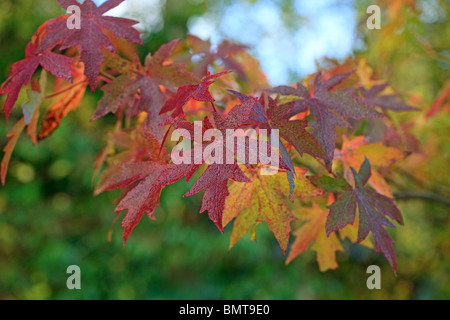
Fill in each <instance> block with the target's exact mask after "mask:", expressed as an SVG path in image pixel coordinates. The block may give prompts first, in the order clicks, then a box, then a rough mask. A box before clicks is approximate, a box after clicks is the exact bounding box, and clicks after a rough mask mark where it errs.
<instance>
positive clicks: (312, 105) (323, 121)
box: [271, 72, 383, 170]
mask: <svg viewBox="0 0 450 320" xmlns="http://www.w3.org/2000/svg"><path fill="white" fill-rule="evenodd" d="M352 73H353V72H348V73H343V74H338V75H333V76H332V77H330V78H329V79H328V80H326V81H325V82H324V81H322V75H321V73H318V74H317V76H316V78H315V80H314V91H313V93H312V94H311V93H310V92H309V91H308V89H307V88H306V87H305V86H303V84H301V83H297V88H292V87H287V86H280V87H276V88H274V89H272V90H271V92H275V93H279V94H281V95H294V96H298V97H300V98H302V99H300V100H297V101H295V103H294V108H293V110H292V112H291V115H294V114H297V113H300V112H305V111H306V110H308V109H309V111H310V114H311V119H310V120H309V126H310V127H311V131H310V133H311V134H312V135H313V136H314V137H315V138H316V140H317V142H318V143H319V145H320V146H321V147H322V149H323V150H324V151H325V153H326V155H327V159H326V165H327V167H328V169H329V170H330V169H331V163H332V160H333V155H334V149H335V145H336V139H337V134H336V127H349V126H350V124H349V123H348V122H347V121H346V120H345V119H344V118H345V117H348V118H352V119H362V118H375V117H382V116H383V115H382V114H380V113H378V112H377V111H375V110H374V109H373V108H371V107H369V106H367V105H366V104H365V103H364V102H363V100H362V99H361V98H359V97H357V96H356V95H355V92H354V91H355V89H354V88H344V89H337V90H333V89H334V88H335V87H336V86H337V85H339V84H340V83H342V82H343V81H344V80H345V79H347V78H348V77H349V76H350V75H351V74H352Z"/></svg>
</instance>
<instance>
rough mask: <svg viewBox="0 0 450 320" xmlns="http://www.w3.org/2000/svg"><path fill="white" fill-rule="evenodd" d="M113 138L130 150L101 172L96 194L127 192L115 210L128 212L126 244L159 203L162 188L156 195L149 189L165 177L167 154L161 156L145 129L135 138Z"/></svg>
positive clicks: (121, 154) (139, 130)
mask: <svg viewBox="0 0 450 320" xmlns="http://www.w3.org/2000/svg"><path fill="white" fill-rule="evenodd" d="M112 139H113V140H114V142H115V143H117V144H119V145H121V146H122V147H128V149H127V150H126V151H124V152H122V153H119V154H117V155H115V156H114V157H112V158H110V159H109V166H108V168H107V169H106V170H105V171H104V172H103V173H102V175H101V177H100V181H99V182H98V184H97V186H96V188H95V191H94V195H98V194H100V193H101V192H104V191H108V190H113V189H117V188H120V189H124V190H125V191H126V193H125V195H124V196H123V197H122V199H121V200H120V202H119V204H118V205H117V207H116V211H117V212H120V211H122V210H125V209H126V210H128V212H127V214H126V215H125V218H124V220H123V221H122V227H124V231H123V240H124V245H125V243H126V241H127V239H128V237H129V236H130V234H131V232H132V231H133V229H134V228H135V227H136V226H137V225H138V224H139V222H140V220H141V218H142V216H143V214H144V212H146V213H147V216H148V217H150V218H151V217H152V215H153V211H154V209H155V207H156V205H157V204H158V203H159V195H160V193H161V188H158V189H157V190H156V191H154V192H150V191H149V190H150V189H151V188H152V187H153V186H154V184H155V182H156V181H157V180H158V179H159V178H160V177H161V176H162V174H163V172H164V170H166V169H167V165H166V163H165V161H164V157H165V152H161V153H159V149H160V145H159V141H158V140H157V139H156V137H155V136H154V135H152V133H151V132H150V130H149V129H148V128H147V127H146V126H143V127H138V128H137V130H136V132H135V134H134V138H130V137H127V136H126V135H125V136H123V135H119V134H117V135H112Z"/></svg>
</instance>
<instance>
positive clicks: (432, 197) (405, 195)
mask: <svg viewBox="0 0 450 320" xmlns="http://www.w3.org/2000/svg"><path fill="white" fill-rule="evenodd" d="M394 197H395V199H397V200H406V199H421V200H428V201H434V202H439V203H442V204H445V205H447V206H450V199H448V198H444V197H443V196H440V195H437V194H434V193H430V192H414V191H405V192H398V193H394Z"/></svg>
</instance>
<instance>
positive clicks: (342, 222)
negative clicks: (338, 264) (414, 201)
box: [326, 158, 403, 271]
mask: <svg viewBox="0 0 450 320" xmlns="http://www.w3.org/2000/svg"><path fill="white" fill-rule="evenodd" d="M352 171H353V176H354V179H355V187H354V188H352V187H350V186H347V187H345V190H346V191H345V192H344V193H343V194H342V195H341V196H340V197H339V198H338V199H337V200H336V201H335V202H334V203H333V204H332V205H330V206H329V208H330V213H329V215H328V218H327V222H326V232H327V235H329V234H331V233H332V232H333V231H336V230H340V229H342V228H344V227H345V226H346V225H348V224H350V225H352V224H353V223H354V221H355V215H356V208H358V210H359V229H358V242H361V241H363V240H364V239H365V238H366V237H367V236H368V234H369V232H370V231H371V232H372V235H373V238H374V241H375V249H376V250H377V252H379V251H381V252H382V253H383V254H384V256H385V257H386V259H387V260H388V262H389V264H390V265H391V267H392V269H393V270H394V271H395V270H396V268H397V263H396V258H395V251H394V247H393V243H394V240H392V239H391V237H390V236H389V234H388V233H387V231H386V230H385V229H384V226H387V227H395V226H394V225H393V224H392V223H391V222H390V221H389V220H388V219H387V218H386V217H389V218H391V219H393V220H395V221H397V222H398V223H400V224H402V225H403V218H402V215H401V213H400V211H399V210H398V208H397V206H396V205H395V202H394V199H391V198H388V197H386V196H383V195H381V194H379V193H377V192H376V191H374V190H372V189H369V188H367V187H365V184H366V183H367V181H368V180H369V178H370V176H371V167H370V163H369V161H368V160H367V158H366V160H365V161H364V163H363V164H362V165H361V168H360V170H359V172H358V173H357V172H356V171H355V170H354V169H353V168H352Z"/></svg>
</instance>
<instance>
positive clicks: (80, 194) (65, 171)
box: [0, 0, 450, 299]
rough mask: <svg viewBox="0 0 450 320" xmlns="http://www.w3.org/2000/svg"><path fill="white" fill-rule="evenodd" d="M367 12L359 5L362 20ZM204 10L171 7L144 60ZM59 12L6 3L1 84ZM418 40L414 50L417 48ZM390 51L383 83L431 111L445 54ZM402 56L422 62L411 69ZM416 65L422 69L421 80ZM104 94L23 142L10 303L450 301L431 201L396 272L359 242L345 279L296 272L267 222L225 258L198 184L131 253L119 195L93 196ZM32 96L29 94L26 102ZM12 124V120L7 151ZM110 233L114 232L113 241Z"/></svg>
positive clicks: (5, 276) (7, 230)
mask: <svg viewBox="0 0 450 320" xmlns="http://www.w3.org/2000/svg"><path fill="white" fill-rule="evenodd" d="M175 2H176V4H175ZM288 2H289V1H282V2H281V4H280V5H284V6H286V3H288ZM195 3H197V4H195ZM364 3H365V2H364V1H363V2H361V3H359V5H360V11H361V14H362V15H363V13H364ZM442 3H443V2H442ZM37 7H39V10H36V8H37ZM287 7H289V6H287ZM443 8H444V9H448V7H445V6H444V7H443ZM206 10H208V6H207V5H206V4H204V3H203V2H201V1H195V2H194V1H192V2H191V1H175V0H168V1H167V4H166V9H165V11H164V21H165V26H164V28H163V29H162V30H161V31H158V32H157V33H155V34H152V35H151V36H150V37H149V38H148V41H147V42H146V44H145V47H144V48H142V49H140V52H141V54H142V55H144V53H145V52H148V51H152V52H153V51H154V50H155V48H157V47H159V45H160V44H162V43H164V42H167V41H169V40H172V39H173V38H175V37H180V36H181V37H183V35H184V34H186V32H187V26H186V23H187V21H188V19H189V17H190V16H192V15H200V14H202V13H203V12H205V11H206ZM405 10H407V11H406V20H405V21H404V22H403V23H404V24H405V25H408V26H413V27H414V29H417V26H416V25H415V24H418V26H420V27H421V28H424V30H426V32H427V34H426V35H425V36H427V37H428V36H429V37H431V38H432V39H431V40H432V42H433V43H435V42H436V43H437V44H438V45H439V44H440V41H448V34H449V33H448V32H447V33H436V30H440V31H439V32H443V31H441V30H448V25H449V23H448V15H447V20H446V22H444V23H443V22H440V21H438V24H437V25H436V23H424V22H420V21H418V20H417V14H415V13H414V12H412V11H408V9H405ZM60 12H61V10H60V8H58V5H57V4H56V1H42V0H14V1H13V0H3V1H2V4H1V6H0V52H1V59H0V78H1V80H2V81H3V80H4V79H5V78H6V77H7V75H8V73H9V70H10V69H9V67H10V65H11V64H12V63H13V62H14V61H17V60H19V59H22V58H23V55H24V54H23V52H24V48H25V46H26V44H27V42H28V41H29V39H30V37H31V35H32V34H33V33H34V31H35V29H36V28H37V27H38V26H39V25H40V24H41V23H42V22H44V21H45V20H47V19H48V18H52V17H55V16H57V15H58V14H59V13H60ZM408 19H409V20H408ZM442 24H444V26H442ZM419 31H420V30H419ZM446 35H447V36H446ZM373 37H375V36H373V35H370V34H366V35H365V38H366V39H365V41H366V43H371V42H372V41H373V43H374V42H375V41H376V39H374V38H373ZM373 43H372V44H373ZM414 44H416V42H414V41H412V42H411V44H410V46H413V45H414ZM373 45H374V46H375V44H373ZM378 45H379V44H378ZM433 45H434V44H433ZM446 46H447V47H446V48H447V50H448V45H446ZM434 47H436V46H434ZM384 49H385V50H386V51H389V52H394V53H392V56H390V57H389V58H386V59H385V61H383V63H379V64H377V63H376V62H377V59H379V54H380V53H379V52H378V56H377V53H376V52H373V51H371V49H370V48H369V49H367V50H366V52H365V53H367V57H368V60H369V62H370V63H371V64H372V65H376V66H378V70H377V71H378V72H379V74H381V75H384V76H386V78H388V79H392V81H393V83H394V84H395V85H396V86H397V87H399V88H401V89H402V90H403V91H404V92H410V91H408V90H409V89H410V88H413V92H417V93H420V94H422V95H423V96H424V99H425V101H426V102H427V103H431V102H432V98H433V97H435V96H436V94H437V91H438V90H439V87H440V85H442V82H443V80H445V79H446V77H448V67H445V65H444V66H443V62H442V61H440V60H439V59H437V58H440V56H439V57H437V58H436V59H428V60H427V59H426V58H424V55H419V57H417V56H416V55H412V56H411V54H410V51H409V49H407V47H402V50H401V51H397V50H396V49H395V48H384ZM379 50H383V47H381V48H380V49H379ZM410 50H412V51H414V50H416V49H414V48H411V49H410ZM414 52H416V51H414ZM365 53H364V52H363V54H365ZM402 53H403V55H402ZM394 56H395V57H394ZM405 56H409V59H413V58H414V57H415V58H417V60H415V62H411V61H410V62H405V61H403V58H404V57H405ZM421 60H423V61H421ZM422 62H423V63H422ZM396 64H400V65H396ZM409 68H414V69H413V70H414V71H413V73H412V74H414V75H415V76H414V77H413V76H411V72H412V71H411V70H410V69H409ZM446 68H447V69H446ZM421 69H423V70H424V71H423V72H425V75H424V77H425V78H422V73H421V72H422V71H420V70H421ZM446 72H447V73H446ZM445 74H446V76H445ZM416 76H417V77H416ZM418 78H419V79H418ZM411 82H413V84H411ZM411 86H412V87H411ZM99 96H101V93H96V94H95V95H93V94H90V95H88V96H87V97H86V98H85V100H84V102H83V105H82V107H81V108H80V109H79V110H77V111H75V112H72V113H71V114H70V115H69V117H68V118H66V119H65V120H64V121H63V122H62V124H61V127H60V128H59V129H58V130H57V131H56V132H55V133H54V134H53V135H52V136H51V137H50V138H48V139H47V140H44V141H43V142H41V143H40V144H39V146H38V147H34V146H33V145H32V144H31V142H30V141H29V139H28V137H26V136H25V135H22V137H21V138H20V140H19V142H18V145H17V147H16V149H15V151H14V153H13V157H12V161H11V164H10V171H9V175H8V177H7V184H6V187H3V188H1V189H0V299H134V298H137V299H330V298H339V299H449V298H450V287H449V285H448V283H449V280H450V279H449V274H450V237H449V231H448V230H449V224H450V221H449V207H448V206H445V205H444V204H441V203H437V202H433V201H424V200H421V199H415V200H403V201H402V200H401V201H399V206H400V209H401V210H402V212H403V213H404V216H405V227H400V228H397V229H396V230H392V232H391V234H392V236H393V237H394V239H395V240H396V244H395V247H396V251H397V254H398V265H399V268H398V277H395V276H394V275H393V273H392V271H391V270H390V268H389V266H388V264H387V262H386V261H385V259H384V257H383V256H382V255H381V254H376V253H375V252H374V251H371V250H369V249H366V248H364V247H361V246H357V245H350V244H349V243H348V242H345V243H344V245H345V249H346V250H345V252H344V253H338V254H337V257H338V262H339V265H340V267H339V269H337V270H335V271H328V272H326V273H321V272H320V271H319V269H318V267H317V263H316V261H315V253H313V252H305V253H303V254H302V255H301V256H300V257H299V258H297V259H296V260H295V261H293V262H292V263H291V264H290V265H289V266H286V265H285V263H284V261H285V257H283V255H282V254H281V250H280V249H279V246H278V244H277V243H276V241H275V240H274V239H273V236H272V235H271V234H269V232H268V229H267V228H264V227H262V228H260V229H259V230H258V242H257V243H253V242H251V241H250V240H249V239H248V238H247V239H244V240H242V241H241V242H239V243H238V244H237V245H236V247H235V248H234V249H233V250H231V251H230V252H227V248H228V241H229V233H230V227H228V228H226V230H225V235H221V234H220V233H219V232H218V231H217V229H216V227H215V226H214V225H213V224H212V223H211V222H210V221H209V219H207V216H206V214H201V215H200V214H199V213H198V212H199V208H200V200H201V195H196V196H193V197H189V198H182V197H181V195H182V194H184V193H185V192H186V191H187V190H188V189H189V186H190V185H189V184H187V183H185V181H179V182H178V183H176V184H175V185H173V186H170V187H167V188H166V189H165V190H164V192H163V194H162V198H161V207H160V208H158V209H157V211H156V212H155V216H156V220H155V221H150V220H149V219H147V218H143V221H142V222H141V224H140V225H139V226H138V227H137V228H136V229H135V231H134V232H133V235H132V237H130V239H129V241H128V243H127V247H126V248H125V249H123V248H122V238H121V231H122V228H121V227H120V223H119V221H120V218H121V217H122V216H121V217H119V219H118V222H117V223H114V203H113V200H114V199H115V197H116V196H117V195H118V194H117V193H115V192H109V193H105V194H102V195H100V196H98V197H96V198H93V196H92V191H93V187H92V182H91V180H92V173H93V167H92V163H93V161H94V159H95V156H96V154H97V153H98V152H99V151H100V150H101V148H102V147H103V143H104V139H105V132H106V131H107V130H108V129H110V126H111V123H112V121H109V120H111V119H112V118H108V117H106V118H105V119H102V120H100V121H97V122H95V123H91V122H89V118H90V116H91V115H92V113H93V111H94V108H95V103H96V101H97V99H98V98H99ZM24 99H25V97H22V96H21V100H19V102H20V101H24ZM15 112H16V113H15V114H13V115H12V117H16V118H17V117H18V116H19V113H20V108H16V109H15ZM14 120H15V119H11V123H13V121H14ZM433 121H434V122H437V123H431V125H430V127H429V129H428V130H430V131H432V132H433V133H434V132H436V134H437V135H438V136H442V137H444V136H446V135H448V132H449V131H448V130H449V123H450V116H449V114H446V115H445V116H443V117H440V118H439V119H433V120H432V122H433ZM10 126H11V124H10V125H6V123H5V122H4V120H2V121H1V126H0V135H1V137H2V138H1V139H0V142H1V145H2V146H4V145H5V144H6V138H4V137H5V134H6V132H7V131H8V128H10ZM435 130H436V131H435ZM426 134H427V132H426V131H424V132H423V136H422V137H419V138H421V139H422V138H423V139H425V137H427V135H426ZM439 143H440V148H441V157H442V158H439V160H433V159H432V160H431V161H435V164H434V166H435V169H436V170H437V169H438V168H439V166H448V163H449V162H448V161H447V160H448V155H449V154H450V142H449V141H448V139H447V140H442V141H440V142H439ZM446 159H447V160H446ZM445 161H447V162H445ZM447 170H448V169H447ZM445 174H447V172H445ZM436 176H437V177H436V180H432V182H430V184H431V185H432V186H433V185H436V184H437V183H438V181H439V180H441V181H444V182H443V183H444V184H445V183H446V184H447V186H445V185H440V187H441V188H443V189H444V190H449V189H448V181H449V176H448V175H444V176H443V175H442V174H441V175H440V174H437V175H436ZM445 188H447V189H445ZM110 229H111V230H112V232H113V233H112V238H111V242H108V241H107V235H108V232H109V231H110ZM390 231H391V230H390ZM73 264H75V265H78V266H80V268H81V279H82V280H81V286H82V290H78V291H77V290H74V291H71V290H68V289H67V287H66V279H67V277H68V275H67V274H66V268H67V267H68V266H69V265H73ZM372 264H377V265H380V266H382V290H379V291H370V290H368V289H367V287H366V279H367V276H368V275H367V274H366V268H367V266H369V265H372Z"/></svg>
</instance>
